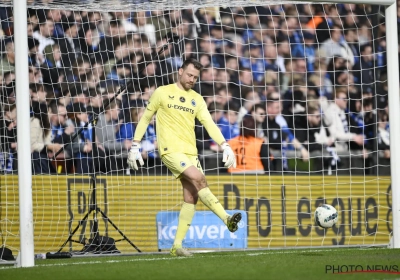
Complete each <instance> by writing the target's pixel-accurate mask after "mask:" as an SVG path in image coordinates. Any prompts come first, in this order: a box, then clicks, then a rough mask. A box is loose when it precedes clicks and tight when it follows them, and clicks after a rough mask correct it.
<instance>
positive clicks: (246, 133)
mask: <svg viewBox="0 0 400 280" xmlns="http://www.w3.org/2000/svg"><path fill="white" fill-rule="evenodd" d="M240 135H242V136H243V137H245V138H248V137H256V122H255V120H254V118H253V116H251V115H245V116H244V117H243V120H242V123H241V127H240Z"/></svg>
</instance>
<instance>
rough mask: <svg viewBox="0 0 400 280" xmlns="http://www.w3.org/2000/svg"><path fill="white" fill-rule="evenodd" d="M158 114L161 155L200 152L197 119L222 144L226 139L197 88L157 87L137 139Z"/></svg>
mask: <svg viewBox="0 0 400 280" xmlns="http://www.w3.org/2000/svg"><path fill="white" fill-rule="evenodd" d="M155 113H157V115H156V134H157V143H158V150H159V153H160V155H161V156H162V155H164V154H168V153H176V152H179V153H185V154H188V155H197V148H196V136H195V131H194V129H195V118H197V119H198V120H199V121H200V122H201V123H202V124H203V125H204V127H205V129H206V130H207V132H208V133H209V134H210V136H211V138H212V139H213V140H214V141H215V142H216V143H218V144H222V143H223V142H225V138H224V136H223V135H222V133H221V131H220V129H219V128H218V126H217V125H216V124H215V123H214V121H213V119H212V118H211V115H210V113H209V111H208V109H207V104H206V103H205V101H204V99H203V97H202V96H201V95H200V94H198V93H197V92H195V91H194V90H189V91H185V90H182V89H180V88H179V87H178V85H177V84H170V85H167V86H161V87H159V88H157V89H156V90H155V91H154V93H153V94H152V96H151V97H150V100H149V103H148V105H147V107H146V111H145V113H144V114H143V116H142V118H141V119H140V121H139V123H138V125H137V128H136V130H135V136H134V137H133V139H134V140H135V141H141V140H142V137H143V135H144V134H145V132H146V129H147V126H148V124H149V123H150V121H151V118H152V117H153V115H154V114H155Z"/></svg>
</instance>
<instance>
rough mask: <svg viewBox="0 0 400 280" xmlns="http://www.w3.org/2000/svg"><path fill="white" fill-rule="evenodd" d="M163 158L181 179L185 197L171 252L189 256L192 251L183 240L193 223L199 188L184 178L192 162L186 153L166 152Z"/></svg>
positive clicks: (167, 165)
mask: <svg viewBox="0 0 400 280" xmlns="http://www.w3.org/2000/svg"><path fill="white" fill-rule="evenodd" d="M161 160H162V162H163V163H164V165H165V166H166V167H167V168H168V169H169V170H170V171H171V172H172V174H174V176H175V177H176V178H177V179H180V180H181V184H182V189H183V199H184V202H183V204H182V207H181V211H180V212H179V221H178V227H177V229H176V235H175V240H174V245H173V246H172V248H171V250H170V253H171V255H172V256H184V257H188V256H191V255H192V253H190V252H189V251H187V250H186V249H184V248H182V241H183V239H184V238H185V236H186V233H187V231H188V230H189V227H190V225H191V223H192V220H193V216H194V214H195V211H196V208H195V205H196V204H197V201H198V196H197V189H196V188H195V187H194V186H193V185H192V184H191V183H190V182H189V181H187V180H185V179H184V178H182V177H181V174H182V172H183V171H184V170H185V169H186V168H188V167H189V166H190V164H191V163H190V160H189V159H188V157H187V156H186V155H185V154H180V153H173V154H166V155H164V156H162V158H161Z"/></svg>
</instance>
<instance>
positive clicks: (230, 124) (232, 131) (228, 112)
mask: <svg viewBox="0 0 400 280" xmlns="http://www.w3.org/2000/svg"><path fill="white" fill-rule="evenodd" d="M224 111H225V114H224V115H225V116H224V118H225V120H226V121H227V125H221V126H219V125H218V123H217V125H218V126H219V127H220V129H221V132H222V135H224V138H225V139H226V140H229V139H232V138H234V137H236V136H238V135H239V123H238V113H239V106H238V105H236V103H234V102H229V103H227V104H226V105H225V106H224ZM221 124H222V122H221Z"/></svg>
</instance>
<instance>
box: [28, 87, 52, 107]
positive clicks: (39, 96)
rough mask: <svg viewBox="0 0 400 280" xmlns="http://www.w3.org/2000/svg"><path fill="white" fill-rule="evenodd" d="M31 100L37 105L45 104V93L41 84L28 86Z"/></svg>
mask: <svg viewBox="0 0 400 280" xmlns="http://www.w3.org/2000/svg"><path fill="white" fill-rule="evenodd" d="M29 90H30V93H31V100H32V101H36V102H38V103H47V101H48V99H47V91H46V89H45V87H44V85H42V84H30V85H29Z"/></svg>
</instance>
